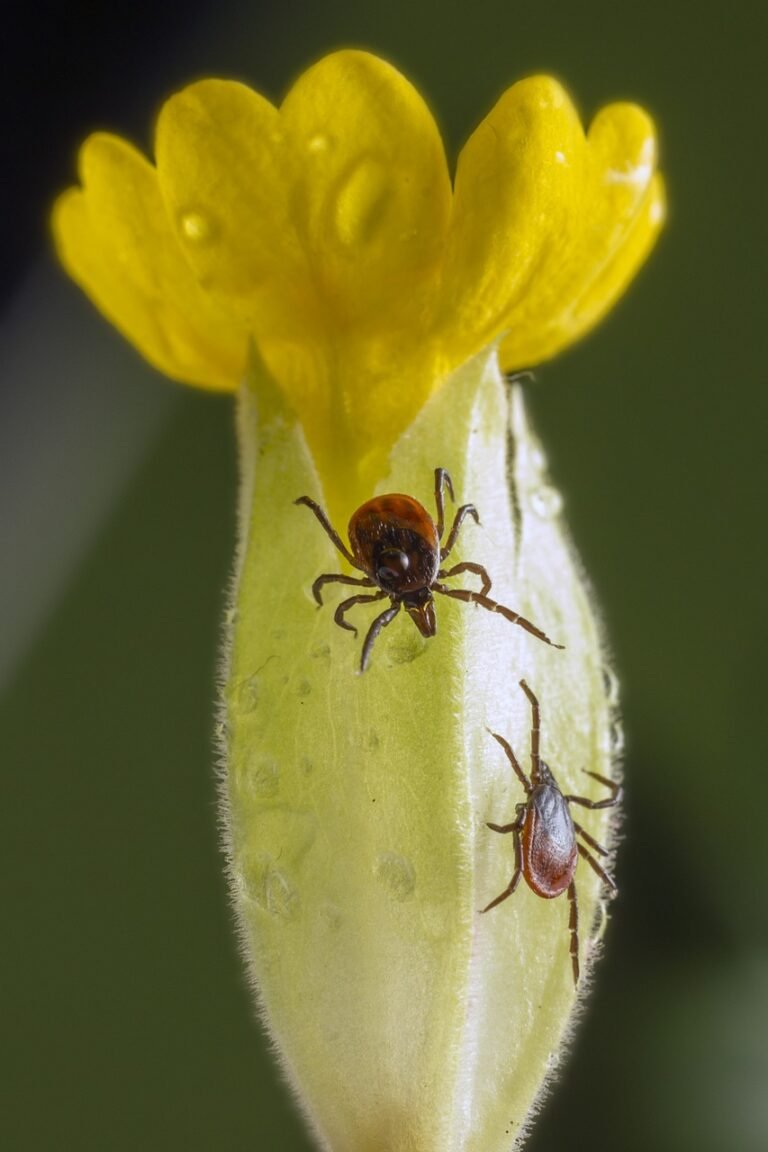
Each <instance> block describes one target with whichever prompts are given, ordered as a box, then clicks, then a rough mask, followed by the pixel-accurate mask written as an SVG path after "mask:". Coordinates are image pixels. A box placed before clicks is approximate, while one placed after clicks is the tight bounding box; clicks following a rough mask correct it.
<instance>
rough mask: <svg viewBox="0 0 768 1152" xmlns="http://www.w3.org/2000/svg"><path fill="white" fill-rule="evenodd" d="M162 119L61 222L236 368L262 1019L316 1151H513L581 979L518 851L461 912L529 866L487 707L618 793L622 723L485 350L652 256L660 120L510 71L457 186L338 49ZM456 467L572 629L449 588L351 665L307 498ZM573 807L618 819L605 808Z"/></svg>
mask: <svg viewBox="0 0 768 1152" xmlns="http://www.w3.org/2000/svg"><path fill="white" fill-rule="evenodd" d="M155 151H156V166H152V165H151V164H150V163H149V162H148V161H147V160H145V159H144V158H143V157H142V156H141V155H140V154H139V153H138V152H136V151H135V150H134V149H133V148H132V147H130V146H129V145H128V144H126V143H124V142H123V141H121V140H119V139H117V138H116V137H112V136H108V135H104V134H99V135H96V136H93V137H91V138H90V139H89V140H88V141H87V142H86V143H85V145H84V147H83V151H82V154H81V163H80V167H81V178H82V188H81V189H71V190H70V191H68V192H66V193H64V195H63V196H62V197H61V199H60V200H59V201H58V203H57V205H56V208H55V212H54V232H55V236H56V242H57V245H58V250H59V254H60V256H61V258H62V260H63V262H64V264H65V266H66V267H67V269H68V270H69V272H70V273H71V275H72V276H73V277H74V279H75V280H77V281H78V283H80V284H81V286H82V287H83V288H84V289H85V290H86V291H87V292H88V294H89V295H90V296H91V297H92V299H93V300H94V301H95V302H96V304H97V305H98V306H99V307H100V308H101V309H102V311H104V312H105V313H106V314H107V316H109V317H110V318H111V319H112V321H113V322H114V323H115V324H116V325H117V326H118V327H119V328H120V329H121V331H122V332H123V333H124V334H125V335H126V336H127V337H128V338H129V339H130V340H132V341H133V343H134V344H135V345H136V346H137V347H138V348H139V349H140V350H141V352H143V354H144V355H145V356H146V357H147V359H148V360H150V361H151V362H152V363H153V364H155V365H156V366H157V367H158V368H160V369H161V370H162V371H164V372H166V373H167V374H168V375H169V376H172V377H173V378H175V379H177V380H181V381H185V382H187V383H190V384H196V385H199V386H202V387H206V388H213V389H221V390H232V391H234V390H237V391H238V399H239V421H238V435H239V440H240V446H241V464H242V473H243V476H242V485H241V504H240V536H241V539H240V547H239V552H238V559H237V572H236V576H237V580H236V586H235V588H234V590H233V604H232V608H231V610H230V612H229V614H228V618H227V662H226V668H225V674H224V683H223V685H222V687H223V703H222V715H221V723H220V734H221V743H222V750H223V753H224V759H225V761H226V772H225V773H223V775H222V783H221V807H222V817H223V823H224V825H225V829H226V831H225V839H226V847H227V855H228V871H229V877H230V881H231V886H232V892H233V902H234V905H235V909H236V914H237V920H238V926H239V930H240V935H241V939H242V943H243V951H244V954H245V956H246V958H247V962H248V965H249V968H250V970H251V973H252V975H253V979H254V985H255V988H256V990H257V997H258V1001H259V1003H260V1005H261V1008H262V1013H263V1017H264V1020H265V1024H266V1026H267V1028H268V1029H269V1030H270V1033H271V1035H272V1037H273V1039H274V1042H275V1047H276V1050H277V1052H278V1054H279V1057H280V1059H281V1061H282V1063H283V1066H284V1069H285V1071H286V1074H287V1076H288V1077H289V1079H290V1081H291V1083H292V1085H293V1086H294V1088H295V1090H296V1094H297V1097H298V1099H299V1102H300V1104H301V1106H302V1108H303V1109H304V1111H305V1113H306V1115H307V1117H308V1119H309V1121H310V1123H311V1125H312V1127H313V1129H314V1131H315V1132H316V1133H317V1135H318V1138H319V1141H320V1143H321V1145H322V1147H324V1148H328V1149H333V1152H384V1150H385V1149H386V1152H414V1150H418V1152H502V1150H505V1152H506V1150H508V1149H509V1147H510V1143H511V1141H512V1139H513V1138H519V1137H520V1136H521V1134H522V1133H523V1131H524V1130H525V1127H526V1124H527V1123H528V1121H529V1119H530V1116H531V1114H532V1110H533V1109H534V1108H535V1104H536V1101H537V1099H538V1098H539V1097H540V1094H541V1091H542V1086H543V1084H544V1083H545V1081H546V1078H547V1077H548V1076H549V1075H550V1074H551V1073H552V1070H553V1068H554V1067H555V1066H556V1064H557V1061H558V1056H559V1051H560V1049H561V1047H562V1044H563V1040H564V1037H565V1036H566V1035H567V1032H568V1028H569V1025H570V1021H571V1018H572V1011H573V1007H574V1004H575V1000H576V991H575V989H574V984H573V980H572V975H571V963H570V960H569V955H568V952H569V931H568V911H567V903H566V901H565V900H564V899H560V900H543V899H541V898H540V896H538V895H536V894H535V892H533V891H532V890H531V889H529V888H528V887H527V886H526V885H525V884H524V883H523V884H521V885H520V886H519V888H518V890H517V891H516V892H515V894H514V896H513V897H512V898H511V899H510V900H508V901H506V902H505V903H504V904H503V905H502V906H501V907H499V908H495V909H493V911H491V912H489V913H488V914H487V915H486V916H481V915H480V914H479V912H478V909H480V908H482V907H484V906H485V905H487V904H488V903H489V902H490V901H491V900H492V899H493V897H495V896H496V895H497V894H498V893H499V892H500V891H502V889H503V888H504V887H505V886H506V884H507V883H508V881H509V878H510V875H511V873H512V870H513V867H514V853H513V850H512V845H510V844H509V842H508V841H509V839H510V838H509V837H499V836H495V835H494V834H493V833H492V832H491V831H489V829H488V828H487V824H488V823H489V822H491V823H493V822H495V823H508V822H509V821H511V820H514V814H515V810H516V805H517V804H519V803H521V801H522V800H523V793H522V790H521V786H520V782H519V780H518V779H517V777H516V776H515V775H514V773H513V772H512V771H511V769H510V764H509V761H508V760H507V759H506V758H505V756H504V755H503V754H502V753H501V750H500V749H499V747H498V745H497V743H496V742H495V741H494V740H493V739H492V738H491V736H490V735H489V730H490V731H491V732H495V733H499V734H501V735H502V736H504V737H505V738H506V739H507V740H509V742H510V743H511V745H512V746H513V747H514V748H515V750H516V752H517V755H518V758H519V759H520V760H521V762H522V761H524V760H525V759H526V758H527V755H528V753H529V749H530V739H531V713H530V709H529V706H528V701H527V699H526V697H525V696H524V695H523V693H522V691H521V689H520V687H519V682H520V681H521V679H523V678H524V679H525V681H526V682H527V683H528V684H529V685H530V686H531V688H532V689H533V690H534V691H535V693H536V695H537V696H538V697H539V699H540V701H541V715H542V725H541V741H542V750H543V755H544V757H545V759H546V761H547V763H548V764H549V765H550V767H551V768H552V770H553V771H554V773H555V776H556V778H557V780H558V781H559V783H560V785H561V787H562V789H563V792H564V793H566V794H581V795H585V794H586V795H588V796H590V797H591V798H593V799H598V798H600V799H602V798H603V797H604V796H605V789H604V787H603V786H602V785H599V784H597V783H596V782H595V781H594V780H593V779H591V778H590V777H589V776H585V775H584V774H583V772H582V769H588V770H590V771H592V772H597V773H599V774H600V775H601V776H603V777H606V778H607V777H610V776H612V775H615V774H616V770H617V766H616V763H615V761H616V755H617V753H618V751H619V748H620V733H619V730H618V728H617V719H616V681H615V677H614V676H613V675H612V674H611V673H610V672H609V670H608V669H607V668H606V666H605V655H604V649H603V645H602V643H601V636H600V630H599V628H598V625H597V622H596V620H595V617H594V614H593V612H592V609H591V606H590V601H589V596H588V592H587V590H586V588H585V585H584V581H583V579H582V576H581V571H580V568H579V566H578V564H577V563H576V562H575V561H574V558H573V554H572V549H571V546H570V543H569V540H568V538H567V534H566V533H565V531H564V529H563V526H562V523H561V520H560V515H559V513H560V504H561V502H560V498H559V496H558V494H557V493H556V492H555V491H554V489H552V487H551V486H550V485H549V482H548V480H547V477H546V466H545V463H544V457H543V454H542V452H541V449H540V446H539V445H538V443H537V441H536V439H535V437H534V435H533V433H532V431H531V430H530V428H529V426H528V423H527V421H526V417H525V412H524V408H523V402H522V395H521V392H520V389H519V387H513V388H512V389H511V390H510V388H509V387H508V386H507V385H506V382H505V380H504V378H503V376H502V372H503V371H510V370H513V369H517V368H524V367H531V366H533V365H535V364H537V363H539V362H540V361H541V360H543V359H545V358H546V357H548V356H551V355H553V354H554V353H555V352H557V351H558V350H559V349H560V348H562V347H564V346H565V345H567V344H568V343H570V342H571V341H573V340H575V339H577V338H578V337H579V336H580V335H582V334H583V333H584V332H586V331H587V330H588V329H589V328H590V327H591V326H592V325H593V324H594V323H595V322H596V321H597V320H598V319H599V318H600V317H601V316H602V315H603V314H604V313H605V312H606V311H607V310H608V309H609V308H610V306H611V305H612V303H613V302H614V301H615V300H616V299H617V298H618V296H619V295H620V294H621V292H622V291H623V290H624V288H625V287H626V285H627V284H628V283H629V281H630V280H631V278H632V276H633V274H634V272H635V271H636V269H637V268H638V267H639V265H640V264H641V262H642V260H643V259H644V257H645V255H646V254H647V252H648V250H649V249H650V247H651V245H652V243H653V241H654V239H655V236H656V234H657V232H658V230H659V227H660V225H661V222H662V218H663V214H664V204H663V190H662V184H661V180H660V178H659V176H658V175H656V173H655V143H654V133H653V126H652V124H651V121H650V120H649V118H648V117H647V115H646V114H645V113H643V112H642V111H641V110H640V109H639V108H636V107H634V106H633V105H630V104H614V105H611V106H610V107H608V108H606V109H604V110H603V111H602V112H601V113H600V114H599V115H598V116H597V117H596V119H595V120H594V122H593V124H592V126H591V128H590V130H589V132H588V133H587V134H585V133H584V131H583V130H582V127H581V124H580V122H579V119H578V116H577V115H576V113H575V111H574V109H573V106H572V104H571V103H570V101H569V99H568V97H567V96H566V94H565V93H564V91H563V89H562V88H561V87H560V85H559V84H558V83H557V82H556V81H554V80H552V79H549V78H547V77H534V78H531V79H528V80H524V81H522V82H520V83H519V84H516V85H514V86H513V87H512V88H510V89H509V90H508V91H507V92H506V93H505V94H504V95H503V96H502V97H501V99H500V100H499V102H498V103H497V105H496V106H495V108H494V109H493V110H492V111H491V113H490V114H489V115H488V116H487V117H486V119H485V120H484V121H483V122H482V123H481V124H480V126H479V127H478V128H477V130H476V131H475V132H474V134H473V135H472V137H471V138H470V140H469V142H468V143H467V145H466V147H465V148H464V150H463V151H462V153H461V156H460V158H459V162H458V167H457V172H456V178H455V182H454V187H453V189H452V187H451V182H450V179H449V174H448V169H447V165H446V160H445V156H444V152H443V147H442V144H441V141H440V137H439V134H438V132H437V129H436V127H435V124H434V121H433V120H432V117H431V116H430V114H429V112H428V110H427V109H426V107H425V105H424V103H423V102H422V100H421V98H420V97H419V96H418V94H417V93H416V92H415V91H414V89H413V88H412V87H411V86H410V85H409V84H408V82H407V81H406V80H404V79H403V77H402V76H401V75H400V74H399V73H398V72H396V71H395V70H394V69H392V68H391V67H389V66H388V65H387V64H385V63H383V62H382V61H380V60H378V59H376V58H375V57H373V56H369V55H367V54H365V53H361V52H340V53H337V54H334V55H332V56H329V57H327V58H326V59H324V60H321V61H320V63H318V64H317V65H315V67H313V68H311V69H310V70H309V71H308V72H306V73H305V74H304V75H303V76H302V77H301V78H300V79H299V80H298V82H297V83H296V85H295V86H294V87H293V89H292V90H291V91H290V93H289V94H288V96H287V97H286V99H285V101H284V102H283V104H282V106H281V108H280V109H279V110H278V109H276V108H274V107H273V106H272V105H271V104H269V103H268V102H267V101H266V100H264V99H263V98H262V97H261V96H259V95H257V94H256V93H254V92H252V91H251V90H250V89H248V88H246V87H244V86H243V85H241V84H237V83H231V82H226V81H219V80H206V81H202V82H201V83H198V84H193V85H192V86H191V87H189V88H187V89H185V90H184V91H183V92H181V93H179V94H178V95H177V96H174V97H173V98H172V99H171V100H169V101H168V103H167V104H166V105H165V107H164V108H163V110H162V112H161V115H160V119H159V123H158V127H157V136H156V148H155ZM438 466H442V467H445V468H447V469H449V470H450V473H451V475H452V477H453V483H454V487H455V491H456V495H457V497H458V498H459V500H460V501H461V502H465V501H474V502H475V503H476V504H477V506H478V509H479V511H480V514H481V517H482V527H480V526H478V525H475V524H474V523H472V522H468V523H467V524H466V525H465V528H464V529H463V530H462V535H461V538H460V541H459V544H458V546H457V552H456V555H457V558H458V557H459V554H461V556H462V557H463V558H465V559H470V558H471V561H474V562H475V563H481V564H483V565H485V566H486V568H487V569H488V572H489V573H490V575H491V576H492V578H493V595H494V596H495V597H496V598H497V599H498V600H499V601H501V602H503V603H505V604H509V605H511V606H512V607H513V608H514V609H515V610H516V611H518V612H521V613H523V614H524V615H525V616H527V617H528V618H529V619H531V620H533V621H534V622H535V623H536V624H538V625H540V626H541V627H543V628H544V629H545V630H546V631H547V632H548V633H549V634H550V635H551V636H552V637H553V638H554V639H555V640H557V641H560V642H563V643H565V645H566V649H565V651H557V650H555V649H554V648H552V647H548V646H546V645H544V644H543V643H541V642H540V641H539V640H537V639H535V638H534V637H532V636H531V635H529V634H527V633H525V632H523V631H522V629H520V628H516V627H514V626H513V625H511V624H510V623H509V622H507V621H505V620H503V619H501V617H499V616H498V615H492V614H491V613H488V612H483V611H480V610H475V609H473V608H471V607H470V606H469V605H466V604H461V603H456V602H455V601H449V600H447V599H443V598H440V600H441V602H440V603H439V605H438V606H437V609H436V611H437V617H438V622H439V632H438V635H437V636H435V637H434V638H430V639H424V638H423V637H422V636H420V635H419V633H418V632H417V630H416V629H415V628H414V627H413V626H412V625H411V622H410V621H409V620H408V619H407V617H406V618H405V619H402V618H401V619H399V620H398V621H396V622H395V623H394V624H393V625H392V626H391V627H390V628H388V629H387V631H386V633H385V634H383V635H382V636H381V637H380V639H379V640H378V641H377V644H376V648H375V651H374V658H373V661H372V665H371V667H370V669H369V670H368V671H367V672H366V673H365V674H364V675H356V669H357V665H358V661H359V645H357V644H355V643H353V641H352V639H351V637H350V635H349V633H348V632H343V631H342V630H341V629H339V628H337V627H336V626H335V624H334V623H333V618H332V617H333V608H332V607H330V606H329V607H325V608H324V609H323V610H322V611H318V609H317V608H316V606H315V605H314V603H313V601H312V596H311V588H312V584H313V581H314V580H315V578H316V577H317V576H318V575H319V574H321V573H333V572H337V571H338V570H339V568H340V567H341V568H342V569H343V568H344V562H343V561H342V560H341V558H340V557H339V556H338V554H337V553H336V551H335V549H334V547H333V545H332V544H331V542H330V541H329V539H328V537H327V536H326V535H325V533H324V532H323V531H322V529H321V528H320V526H319V525H318V524H317V521H316V520H315V519H314V517H312V515H311V514H310V513H309V512H308V510H307V509H306V508H296V507H294V506H293V502H294V501H295V500H296V498H297V497H299V496H302V495H308V496H310V497H311V498H312V499H314V500H316V501H318V502H320V503H324V504H325V505H326V506H327V507H329V508H330V510H331V514H332V519H334V520H336V521H337V522H338V523H337V526H338V527H339V528H341V526H342V520H341V517H342V516H348V515H349V514H350V513H351V512H352V511H353V510H354V509H355V508H356V507H357V506H358V505H359V504H360V503H362V502H363V501H364V500H367V499H369V498H370V497H371V496H372V495H373V494H374V493H376V492H378V493H381V492H393V491H394V492H398V491H399V492H405V493H410V494H412V495H413V496H414V497H416V498H418V499H419V500H421V501H422V502H423V503H424V504H425V505H426V506H428V507H430V508H431V507H432V498H433V497H432V491H431V490H432V484H433V475H434V470H435V468H436V467H438ZM330 594H331V593H330V592H329V595H330ZM381 607H382V606H381V604H377V605H374V606H373V610H374V612H378V611H380V610H381ZM357 610H358V611H359V612H360V616H358V617H357V618H356V619H357V622H358V624H359V626H360V627H361V628H365V627H367V626H368V621H369V619H370V617H369V616H366V612H370V611H371V608H370V607H368V608H366V607H365V606H359V607H358V609H357ZM350 619H352V618H351V617H350ZM580 819H581V820H582V821H583V824H584V827H585V829H586V831H587V833H588V834H589V835H590V836H592V837H596V838H597V839H598V840H601V841H604V842H606V843H608V844H609V845H610V841H611V825H610V818H609V814H608V813H606V812H605V811H601V810H597V811H589V810H586V811H585V812H584V814H583V816H582V817H581V818H580ZM609 863H610V861H609ZM576 882H577V889H578V895H579V908H580V925H581V930H580V931H581V935H580V947H579V955H580V958H581V964H582V976H583V977H584V976H586V974H588V972H589V969H590V960H591V958H592V957H593V956H594V953H595V950H596V948H597V947H598V943H599V938H600V935H601V930H602V924H603V923H604V919H605V918H604V916H603V915H602V911H601V909H602V892H601V885H600V882H599V880H598V878H597V876H596V875H595V873H594V872H591V871H590V870H589V868H587V867H585V866H583V864H582V865H580V867H579V869H578V870H577V873H576Z"/></svg>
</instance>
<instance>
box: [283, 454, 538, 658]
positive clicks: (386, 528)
mask: <svg viewBox="0 0 768 1152" xmlns="http://www.w3.org/2000/svg"><path fill="white" fill-rule="evenodd" d="M446 490H447V491H448V493H449V495H450V497H451V499H454V495H453V486H452V484H451V478H450V476H449V475H448V473H447V472H446V470H445V469H444V468H436V469H435V505H436V510H437V519H436V520H433V519H432V517H431V516H430V514H429V513H428V512H427V510H426V508H424V506H423V505H422V504H420V503H419V502H418V500H415V499H414V498H413V497H412V496H405V495H403V494H402V493H399V492H398V493H390V494H388V495H385V496H376V497H374V498H373V500H368V501H367V502H366V503H365V504H362V505H361V506H360V507H359V508H358V509H357V511H356V512H355V513H354V514H353V516H352V519H351V520H350V522H349V529H348V532H349V545H350V546H349V548H348V547H347V546H346V545H345V544H344V542H343V540H342V539H341V537H340V536H339V534H338V532H336V530H335V529H334V528H333V526H332V525H331V523H330V521H329V519H328V517H327V516H326V514H325V512H324V511H323V510H322V508H321V507H320V506H319V505H318V504H317V503H315V501H314V500H312V499H310V497H309V496H301V497H299V499H298V500H296V501H295V503H296V504H306V506H307V507H308V508H310V509H311V510H312V512H314V514H315V516H316V517H317V519H318V520H319V522H320V524H321V525H322V527H323V529H324V530H325V532H326V533H327V535H328V536H329V537H330V539H331V540H332V541H333V543H334V545H335V546H336V548H337V549H338V550H339V552H340V553H341V554H342V556H344V557H345V558H346V559H347V560H348V561H349V563H350V564H351V565H352V567H353V568H356V569H357V570H358V571H359V572H362V573H363V575H362V576H347V575H345V574H343V573H340V572H334V573H324V574H323V575H322V576H318V577H317V579H316V580H315V582H314V584H313V585H312V594H313V596H314V598H315V600H316V601H317V603H318V604H319V605H321V604H322V602H323V601H322V595H321V593H322V589H323V587H324V586H325V585H326V584H351V585H357V586H358V587H362V588H377V589H378V591H376V592H372V593H358V594H356V595H354V596H349V597H348V598H347V599H346V600H343V601H342V602H341V603H340V604H339V605H338V607H337V609H336V612H335V614H334V620H335V621H336V623H337V624H338V625H339V627H341V628H346V629H347V630H348V631H350V632H353V633H354V634H355V635H357V629H356V628H355V626H354V625H353V624H350V623H349V622H348V621H347V619H346V614H347V612H348V611H349V610H350V609H351V608H354V607H355V606H356V605H358V604H367V603H373V602H375V601H377V600H386V599H387V598H388V599H389V601H390V606H389V607H388V608H387V609H385V611H384V612H382V613H381V614H380V615H379V616H377V617H376V618H375V619H374V621H373V623H372V624H371V626H370V627H369V629H368V633H367V635H366V638H365V641H364V643H363V650H362V655H361V659H360V671H361V672H364V671H365V669H366V668H367V667H368V662H369V660H370V655H371V649H372V647H373V644H374V641H375V640H376V637H377V636H378V635H379V633H380V632H381V630H382V628H386V627H387V625H388V624H391V623H392V621H393V620H394V618H395V617H396V616H397V614H398V612H399V611H400V609H401V608H405V610H406V612H407V613H408V615H409V616H410V617H411V619H412V620H413V622H414V624H415V625H416V627H417V628H418V630H419V632H420V633H421V635H422V636H426V637H430V636H434V635H435V632H436V630H437V621H436V619H435V606H434V600H433V596H434V594H435V593H436V592H437V593H440V594H441V595H442V596H448V597H451V598H452V599H454V600H463V601H464V602H465V603H471V604H479V605H480V607H482V608H486V609H487V610H488V611H489V612H498V613H499V614H500V615H502V616H504V617H505V619H507V620H509V621H511V622H512V623H513V624H518V625H519V626H520V627H521V628H524V629H525V630H526V631H527V632H530V633H531V635H533V636H535V637H537V639H539V640H543V641H544V643H546V644H552V641H551V640H550V639H549V637H548V636H546V635H545V634H544V633H543V632H542V631H541V630H540V629H539V628H537V627H536V625H535V624H532V623H531V621H530V620H526V619H525V617H524V616H520V615H519V613H517V612H513V611H512V609H511V608H507V607H506V606H505V605H503V604H498V603H497V602H496V601H495V600H491V599H490V597H489V596H488V593H489V592H490V590H491V578H490V576H489V575H488V573H487V571H486V570H485V568H484V567H483V566H482V564H475V563H473V562H472V561H470V560H465V561H463V562H462V563H460V564H454V565H453V567H451V568H443V567H442V564H443V561H444V560H446V559H447V558H448V556H449V555H450V553H451V552H452V550H453V547H454V545H455V543H456V539H457V537H458V534H459V530H460V529H461V526H462V524H463V523H464V520H465V519H466V517H467V516H471V517H472V519H473V520H474V521H475V523H477V524H479V523H480V518H479V516H478V514H477V509H476V508H475V506H474V504H462V506H461V507H460V508H459V509H458V510H457V512H456V515H455V516H454V519H453V524H452V525H451V529H450V531H449V533H448V537H447V539H446V541H445V544H443V543H442V538H443V531H444V527H445V491H446ZM462 572H472V573H474V574H475V575H476V576H479V577H480V580H481V588H480V591H479V592H473V591H470V590H469V589H467V588H449V587H447V586H446V585H445V584H443V583H442V581H443V580H446V579H449V578H450V577H452V576H458V575H459V574H460V573H462ZM553 647H555V648H559V647H561V645H559V644H555V645H553Z"/></svg>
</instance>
